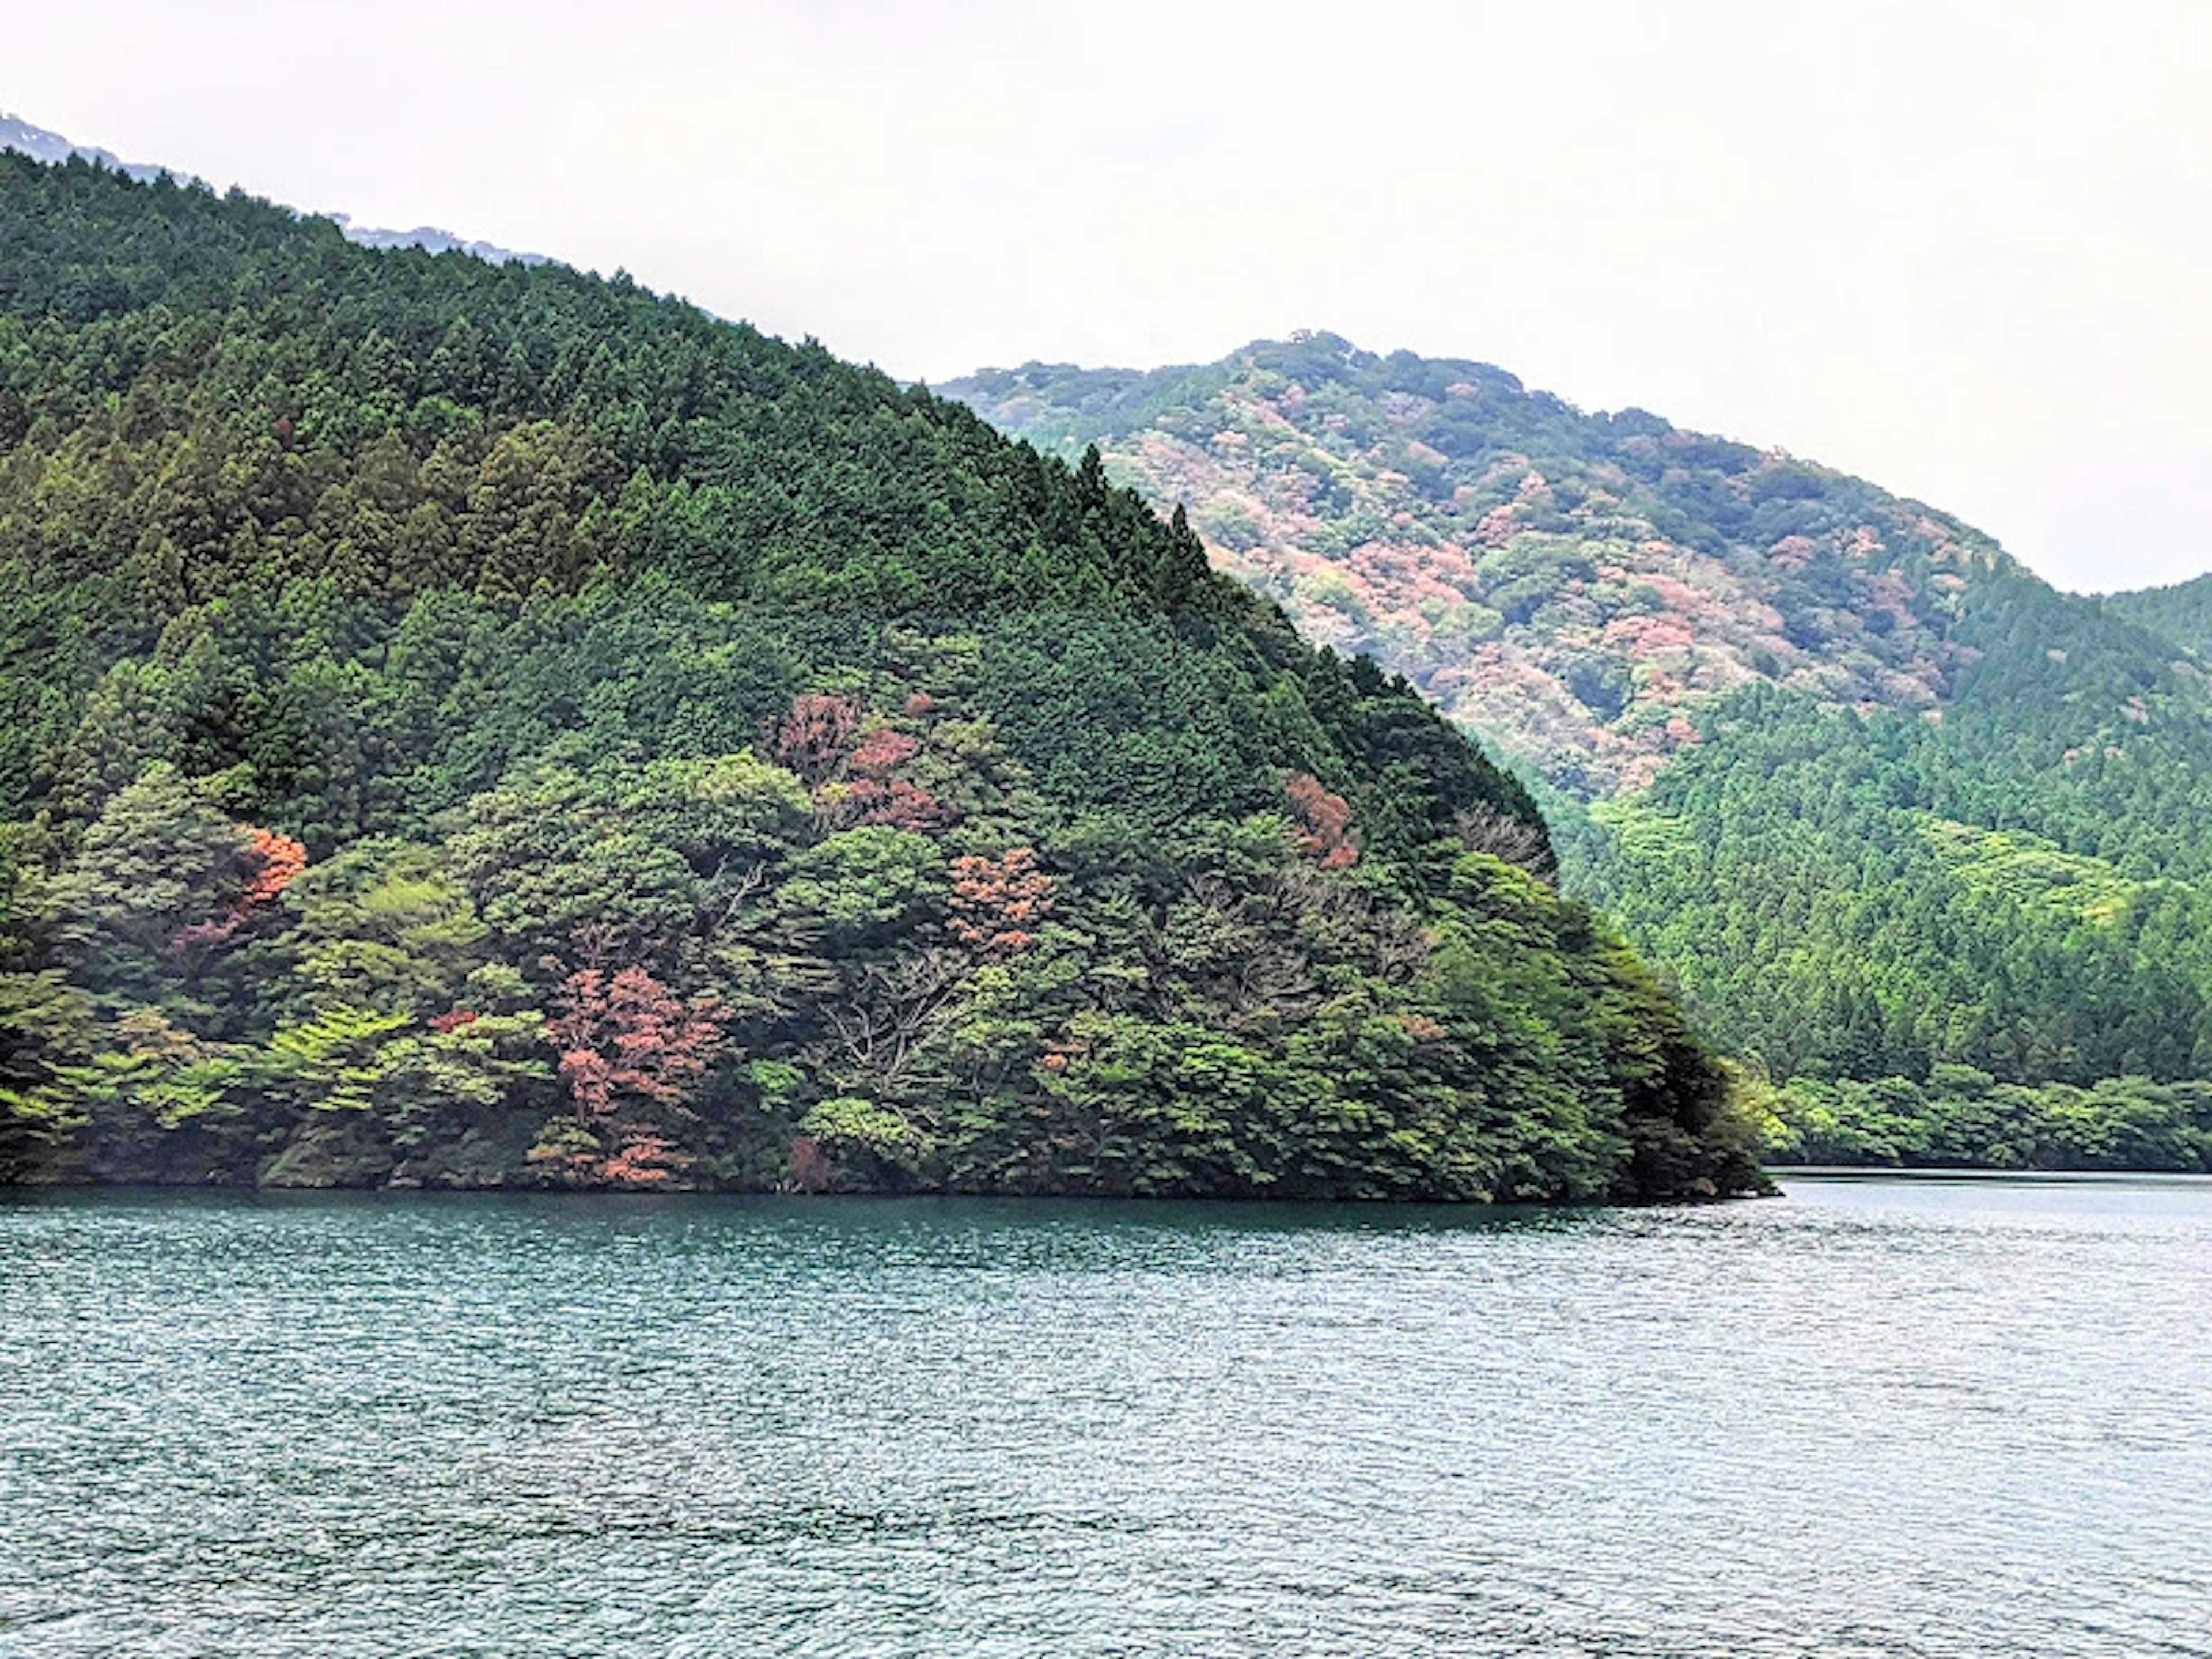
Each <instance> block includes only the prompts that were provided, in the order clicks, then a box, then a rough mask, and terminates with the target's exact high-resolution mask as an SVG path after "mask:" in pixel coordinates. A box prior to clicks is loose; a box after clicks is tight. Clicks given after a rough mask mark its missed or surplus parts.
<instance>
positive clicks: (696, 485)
mask: <svg viewBox="0 0 2212 1659" xmlns="http://www.w3.org/2000/svg"><path fill="white" fill-rule="evenodd" d="M0 617H4V627H0V710H4V715H5V721H4V729H5V732H6V738H5V741H4V746H0V819H5V820H7V821H8V823H7V827H6V829H5V831H4V834H0V874H4V876H5V881H4V884H0V893H4V896H5V903H4V907H3V908H0V1162H4V1163H5V1164H6V1165H7V1167H8V1168H9V1170H12V1171H13V1172H14V1173H15V1175H17V1176H27V1177H32V1178H44V1179H56V1178H95V1179H118V1178H140V1179H172V1180H174V1179H185V1180H221V1181H233V1182H236V1181H263V1182H280V1183H283V1182H352V1183H361V1182H389V1181H399V1182H432V1183H447V1184H461V1185H482V1184H509V1183H515V1182H541V1183H542V1182H562V1183H580V1184H587V1185H612V1186H626V1185H627V1186H651V1185H668V1184H684V1183H690V1184H702V1185H718V1186H735V1187H763V1186H798V1187H805V1188H822V1187H829V1188H854V1187H860V1188H921V1189H957V1190H976V1191H1017V1192H1062V1191H1084V1192H1102V1193H1161V1194H1165V1193H1204V1194H1280V1195H1290V1196H1303V1195H1335V1196H1371V1197H1409V1198H1410V1197H1419V1198H1441V1199H1483V1198H1508V1197H1516V1198H1592V1197H1601V1196H1613V1197H1622V1198H1634V1197H1641V1198H1662V1197H1679V1196H1689V1195H1711V1194H1721V1193H1726V1192H1730V1191H1740V1190H1745V1189H1747V1188H1750V1187H1753V1186H1754V1185H1756V1184H1757V1182H1758V1176H1757V1175H1756V1172H1755V1170H1753V1167H1752V1165H1751V1163H1750V1159H1749V1156H1748V1152H1747V1141H1746V1138H1745V1135H1744V1133H1743V1130H1742V1127H1741V1122H1740V1121H1739V1120H1738V1119H1737V1118H1736V1116H1735V1114H1734V1113H1733V1111H1732V1109H1731V1108H1730V1106H1729V1102H1728V1099H1727V1086H1726V1081H1725V1079H1724V1078H1723V1074H1722V1073H1721V1071H1720V1070H1719V1069H1718V1067H1717V1066H1716V1064H1715V1063H1714V1061H1713V1060H1711V1057H1710V1055H1709V1054H1707V1053H1706V1051H1705V1049H1704V1048H1702V1047H1701V1046H1700V1044H1699V1042H1698V1041H1697V1040H1696V1039H1695V1037H1694V1036H1692V1033H1691V1032H1690V1031H1689V1030H1688V1029H1687V1027H1686V1024H1685V1022H1684V1021H1683V1019H1682V1018H1681V1016H1680V1013H1679V1012H1678V1011H1677V1010H1676V1008H1675V1007H1674V1005H1673V1004H1672V1002H1671V1001H1670V1000H1669V999H1668V997H1667V996H1666V995H1665V994H1663V993H1662V991H1661V990H1660V989H1659V987H1657V986H1656V984H1655V982H1654V981H1652V980H1651V978H1650V975H1647V974H1646V973H1645V972H1644V970H1643V969H1641V968H1640V966H1638V963H1636V961H1635V959H1634V958H1633V957H1632V955H1631V954H1630V953H1629V952H1628V951H1627V950H1626V947H1624V946H1623V945H1620V942H1619V941H1618V940H1617V939H1615V938H1614V937H1613V935H1612V934H1611V933H1609V932H1608V931H1607V928H1606V927H1604V926H1603V925H1602V924H1601V922H1600V921H1597V920H1596V919H1595V917H1594V916H1593V915H1591V914H1590V913H1589V911H1588V910H1586V909H1585V908H1583V907H1581V906H1579V905H1577V904H1574V903H1571V902H1566V901H1563V900H1561V899H1560V898H1559V896H1557V895H1556V894H1555V893H1554V892H1553V891H1552V890H1551V889H1550V888H1549V887H1548V886H1547V885H1546V884H1544V882H1543V881H1542V880H1541V876H1542V875H1543V874H1544V873H1545V872H1548V870H1549V869H1550V867H1551V856H1552V855H1551V849H1550V846H1549V842H1548V840H1547V836H1546V833H1545V829H1544V825H1543V822H1542V819H1541V817H1540V816H1539V815H1538V813H1537V812H1536V811H1535V809H1534V805H1533V804H1532V803H1531V801H1530V799H1529V798H1528V793H1527V792H1526V791H1525V790H1523V789H1522V787H1521V786H1520V785H1519V784H1517V783H1516V782H1515V781H1513V780H1512V779H1511V778H1510V777H1509V776H1507V775H1504V773H1502V772H1500V771H1499V770H1498V769H1496V768H1494V767H1492V765H1490V764H1489V763H1487V762H1486V760H1485V759H1484V758H1483V757H1482V756H1481V755H1480V752H1479V751H1478V750H1476V749H1475V748H1474V746H1473V745H1472V744H1470V743H1468V741H1467V740H1466V739H1465V738H1462V736H1461V735H1459V734H1458V733H1457V732H1455V731H1453V730H1452V729H1451V728H1450V727H1449V726H1447V725H1446V724H1445V723H1444V722H1443V720H1440V719H1439V718H1438V717H1437V715H1436V714H1435V713H1434V712H1433V711H1432V710H1431V709H1430V708H1427V707H1426V706H1425V704H1424V703H1423V702H1421V700H1420V699H1419V696H1417V695H1416V694H1415V693H1414V692H1413V690H1412V689H1411V688H1410V687H1408V686H1407V684H1405V683H1403V682H1402V681H1398V680H1394V679H1392V678H1389V677H1388V676H1387V675H1385V674H1384V673H1383V672H1381V671H1378V670H1377V669H1376V667H1375V666H1374V665H1372V664H1371V663H1370V662H1367V661H1365V660H1364V659H1363V660H1354V661H1351V662H1346V661H1345V660H1344V659H1341V658H1340V657H1338V656H1337V655H1335V654H1334V653H1328V652H1316V651H1314V650H1312V649H1311V648H1310V647H1307V646H1306V645H1304V643H1303V642H1302V641H1299V640H1298V639H1297V636H1296V635H1294V634H1293V633H1292V632H1291V629H1290V628H1289V626H1288V625H1287V624H1286V623H1285V621H1284V619H1283V618H1282V617H1281V616H1280V614H1279V612H1278V611H1275V610H1274V609H1273V607H1271V606H1268V605H1266V604H1265V603H1263V602H1261V601H1260V600H1258V599H1255V598H1254V597H1252V596H1251V595H1249V594H1248V593H1247V592H1244V591H1243V590H1242V589H1240V588H1238V587H1237V586H1235V585H1234V584H1233V583H1231V582H1229V581H1228V580H1225V579H1224V578H1222V577H1220V576H1219V575H1218V574H1214V573H1212V571H1210V570H1209V569H1208V568H1207V566H1206V560H1205V557H1204V553H1203V550H1202V548H1201V547H1200V544H1199V542H1198V540H1197V538H1195V537H1194V535H1193V534H1192V533H1191V532H1190V531H1189V530H1188V527H1187V526H1185V525H1184V524H1183V523H1182V520H1181V519H1180V516H1178V517H1177V518H1176V520H1173V521H1171V522H1170V521H1163V520H1161V519H1159V518H1158V517H1157V516H1155V515H1154V514H1153V513H1152V512H1151V511H1150V510H1149V509H1147V508H1146V507H1145V506H1144V505H1143V504H1142V503H1141V501H1139V499H1138V498H1137V497H1135V496H1134V495H1132V494H1130V493H1128V492H1127V491H1125V490H1122V489H1118V488H1115V487H1114V486H1112V485H1110V484H1109V483H1108V481H1107V479H1106V477H1104V474H1103V468H1102V466H1101V465H1100V464H1099V462H1098V459H1097V457H1095V456H1088V457H1085V458H1083V459H1080V460H1079V463H1078V464H1077V465H1073V466H1070V465H1066V464H1064V463H1062V462H1061V461H1060V460H1058V459H1046V458H1042V457H1041V456H1039V455H1038V454H1037V453H1036V451H1034V450H1033V449H1031V448H1029V447H1026V446H1022V445H1018V444H1014V443H1011V442H1009V441H1006V439H1004V438H1002V437H1000V435H998V434H997V433H996V432H994V430H992V429H991V428H989V427H987V426H986V425H985V424H984V423H983V422H981V421H980V420H978V419H976V418H975V416H972V415H970V414H969V412H968V411H966V410H964V409H963V408H961V407H959V406H958V405H956V404H948V403H945V402H944V401H942V400H940V399H939V398H934V397H933V396H931V395H930V394H928V393H927V392H921V391H918V390H913V391H909V390H902V388H900V387H899V386H896V385H895V384H894V383H893V382H891V381H890V380H888V379H887V378H886V377H884V376H883V375H881V374H876V373H874V372H872V371H868V370H862V369H858V368H852V367H850V366H848V365H846V364H843V363H842V362H838V361H837V360H836V359H835V358H834V357H832V356H830V355H829V353H827V352H826V351H823V350H822V349H820V348H818V347H816V346H812V345H807V346H803V347H798V348H793V347H790V346H787V345H784V344H782V343H780V342H777V341H775V340H771V339H769V338H766V337H763V336H761V335H760V334H758V333H757V332H756V331H752V330H750V329H748V328H745V327H743V326H733V325H726V324H722V323H719V322H716V321H714V319H710V318H708V317H706V316H704V315H703V314H702V313H698V312H696V311H695V310H693V309H691V308H690V307H684V306H682V305H678V304H676V303H673V302H671V301H664V300H660V299H658V298H656V297H654V296H653V295H649V294H647V293H645V292H643V291H642V290H641V289H637V288H635V286H634V285H631V284H629V283H628V282H627V281H626V280H624V279H622V278H617V280H615V281H613V282H611V283H609V282H602V281H599V280H598V279H596V278H593V277H590V276H585V275H582V274H580V273H578V272H575V271H573V270H566V269H563V268H560V267H555V266H539V267H535V268H532V267H526V266H523V265H520V264H506V265H492V264H483V263H480V262H477V261H475V260H472V259H469V258H461V257H457V256H453V255H450V254H449V255H445V256H438V257H434V256H433V255H431V254H429V253H427V252H422V251H420V250H415V249H401V250H393V251H383V252H377V251H371V250H367V249H364V248H362V247H359V246H354V245H352V244H351V243H349V241H348V240H346V239H345V238H344V236H343V234H341V231H340V229H339V228H338V227H337V226H336V225H335V224H333V223H331V222H329V221H324V220H317V219H312V218H301V217H300V216H295V215H294V214H291V213H289V212H288V211H286V210H281V209H277V208H273V207H270V206H269V205H267V204H262V203H259V202H256V201H252V200H250V199H248V198H246V197H242V196H238V195H235V194H234V195H233V196H230V197H223V198H217V197H215V196H213V195H211V194H210V193H209V192H207V191H204V190H200V189H197V188H192V187H189V186H186V185H181V184H179V183H178V182H177V181H175V180H173V179H167V178H161V179H155V180H153V181H151V182H146V183H132V182H130V181H128V180H126V179H123V178H121V177H118V175H116V174H115V173H112V172H109V171H106V170H105V169H102V168H99V167H92V166H88V165H86V164H84V163H83V162H82V161H72V162H70V163H69V164H67V165H64V166H61V167H43V166H40V165H37V164H35V163H33V162H32V161H27V160H24V159H22V158H20V157H17V156H14V155H0ZM1532 872H1534V873H1532Z"/></svg>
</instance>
